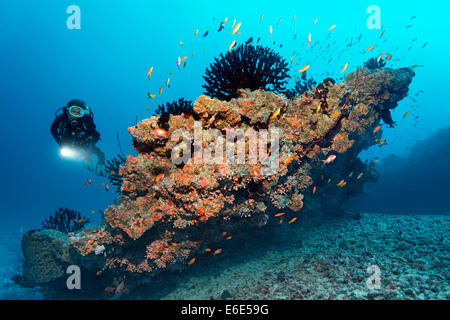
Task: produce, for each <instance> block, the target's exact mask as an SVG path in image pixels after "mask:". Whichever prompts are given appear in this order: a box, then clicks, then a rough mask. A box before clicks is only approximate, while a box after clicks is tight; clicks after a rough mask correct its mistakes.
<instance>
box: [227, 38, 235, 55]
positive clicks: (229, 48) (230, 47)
mask: <svg viewBox="0 0 450 320" xmlns="http://www.w3.org/2000/svg"><path fill="white" fill-rule="evenodd" d="M235 44H236V40H233V42H231V44H230V46H229V47H228V52H230V50H231V49H232V48H233V47H234V45H235Z"/></svg>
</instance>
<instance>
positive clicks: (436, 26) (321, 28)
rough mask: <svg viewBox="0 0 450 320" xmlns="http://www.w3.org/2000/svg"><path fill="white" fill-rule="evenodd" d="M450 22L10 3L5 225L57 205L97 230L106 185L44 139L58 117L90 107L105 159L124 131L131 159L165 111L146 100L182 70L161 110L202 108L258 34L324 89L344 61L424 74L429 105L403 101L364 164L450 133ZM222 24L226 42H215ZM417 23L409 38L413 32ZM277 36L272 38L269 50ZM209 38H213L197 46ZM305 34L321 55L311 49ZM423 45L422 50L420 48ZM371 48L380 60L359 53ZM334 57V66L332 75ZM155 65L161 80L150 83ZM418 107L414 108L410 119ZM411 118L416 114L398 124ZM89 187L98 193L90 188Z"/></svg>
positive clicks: (1, 8) (348, 12) (340, 4)
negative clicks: (209, 73) (146, 122)
mask: <svg viewBox="0 0 450 320" xmlns="http://www.w3.org/2000/svg"><path fill="white" fill-rule="evenodd" d="M72 4H75V5H78V6H79V7H80V8H81V30H69V29H68V28H67V27H66V19H67V17H68V14H67V13H66V8H67V7H68V6H69V5H72ZM373 4H375V5H377V6H379V7H380V9H381V23H382V27H383V30H386V34H385V35H384V37H383V38H382V39H381V40H380V39H379V36H380V34H381V30H369V29H368V28H367V26H366V20H367V18H368V17H369V14H367V13H366V9H367V7H368V6H369V5H373ZM449 12H450V3H449V2H447V1H380V0H377V1H345V2H344V1H325V0H322V1H245V2H243V1H242V2H240V1H135V0H132V1H105V0H96V1H88V0H73V1H49V0H46V1H31V0H29V1H24V0H18V1H1V3H0V29H1V33H0V57H1V59H0V70H1V80H0V81H1V84H0V87H1V89H0V109H1V117H0V136H1V137H2V153H1V155H2V156H1V157H0V161H1V162H0V170H2V174H1V177H2V181H1V183H0V195H1V201H0V213H1V216H2V224H3V225H6V226H7V227H8V228H10V229H11V230H18V231H19V229H20V228H22V230H26V229H29V228H34V227H39V225H40V221H41V220H42V219H43V218H44V217H46V216H48V215H50V214H51V213H52V212H53V210H55V209H56V208H58V207H69V208H72V209H76V210H79V211H81V212H82V213H83V214H85V215H88V216H89V217H91V218H92V217H95V218H96V219H97V222H98V221H99V215H98V213H97V214H95V215H91V214H90V212H91V210H98V209H105V208H106V207H107V206H108V205H110V204H112V202H113V200H114V197H115V194H114V192H113V191H112V190H111V191H110V192H109V193H108V192H106V191H105V190H104V188H103V187H102V186H101V183H102V182H105V181H106V180H105V179H104V178H97V177H94V176H93V175H92V174H91V173H90V172H88V171H86V170H85V169H84V168H83V166H82V164H81V163H79V162H73V161H67V160H64V159H62V158H61V157H60V156H59V155H58V149H57V145H56V143H55V142H54V141H53V138H52V137H51V135H50V132H49V127H50V125H51V123H52V121H53V119H54V112H55V110H56V109H57V108H59V107H61V106H63V105H65V104H66V103H67V101H68V100H70V99H72V98H80V99H83V100H85V101H86V102H87V104H88V105H89V106H91V107H92V108H93V110H94V113H95V122H96V124H97V128H98V130H99V131H100V133H101V137H102V140H101V141H100V143H99V146H100V147H101V148H102V149H103V150H104V151H105V153H106V155H107V157H108V158H110V157H112V156H114V155H115V154H117V152H118V151H119V150H118V146H117V141H116V132H117V131H118V132H119V136H120V139H121V143H122V146H123V148H124V151H125V152H127V153H132V152H133V150H132V148H131V146H130V141H131V140H130V135H129V134H128V132H127V128H128V127H129V126H132V125H134V124H135V122H136V117H137V118H138V119H143V118H145V117H149V116H150V115H151V112H149V111H147V109H146V108H145V106H148V107H149V108H150V109H151V110H154V108H155V107H156V103H155V102H154V101H150V100H149V99H148V98H147V92H150V93H157V91H158V90H159V88H160V87H161V86H162V85H164V83H165V82H166V80H167V78H168V77H169V76H168V72H174V74H173V75H171V76H170V83H171V88H170V89H168V88H166V87H164V92H163V94H162V95H161V97H159V96H158V100H159V102H160V103H164V102H168V101H171V100H174V99H178V98H179V97H185V98H188V99H191V100H195V99H196V98H197V97H198V96H199V95H200V94H202V88H201V84H202V78H201V76H202V74H203V73H204V71H205V69H206V67H207V66H208V65H209V64H210V63H211V62H212V60H213V58H214V57H215V56H217V55H218V54H219V53H220V52H226V50H227V49H228V46H229V44H230V43H231V41H232V40H233V39H236V40H237V42H238V43H242V42H244V41H245V40H247V39H248V38H249V37H250V36H252V37H253V38H254V39H255V40H256V39H257V38H258V37H259V36H261V42H262V43H263V44H265V45H269V46H271V47H272V48H274V49H276V51H278V52H280V53H281V54H282V55H283V56H284V57H285V58H286V59H287V60H289V59H290V57H291V56H292V52H293V51H294V50H296V51H297V52H301V55H300V56H296V57H295V59H294V64H293V66H292V71H291V74H292V75H293V76H296V75H297V74H298V73H297V71H296V70H298V69H299V68H300V67H301V66H303V65H305V64H310V65H311V68H310V74H311V75H312V76H313V77H315V78H316V80H317V81H321V80H322V79H323V78H325V77H326V76H332V77H334V78H336V79H341V78H342V75H341V74H340V71H341V69H342V67H343V65H344V63H346V62H348V63H349V65H348V69H347V72H350V71H353V70H355V68H356V66H357V65H362V63H363V62H364V61H365V60H367V59H368V58H370V57H372V56H377V55H378V54H379V53H381V52H386V53H390V54H392V55H393V61H391V63H390V65H391V66H395V67H402V66H412V65H414V64H420V65H424V67H420V68H417V69H415V71H416V77H415V78H414V81H413V83H412V85H411V91H410V93H411V95H412V96H413V95H414V94H415V93H416V92H418V91H419V90H424V93H423V94H421V95H419V96H418V97H414V99H416V101H415V102H414V101H412V100H411V99H410V98H406V99H404V100H403V101H402V102H401V103H400V105H399V107H398V108H397V109H396V110H395V111H394V112H393V117H394V120H397V121H398V126H397V127H396V128H395V129H389V128H386V126H384V128H385V129H384V136H385V137H386V138H387V141H388V145H387V146H386V147H384V148H378V147H374V148H372V149H371V150H369V151H368V152H365V153H364V154H363V155H362V156H363V157H364V158H370V159H372V158H374V157H380V158H382V157H384V156H385V155H389V154H392V153H394V154H400V155H404V154H406V153H407V151H408V148H410V147H411V146H412V145H414V143H415V142H416V141H418V140H421V139H423V138H425V137H427V136H428V135H429V134H431V133H432V132H435V131H436V130H437V129H439V128H443V127H446V126H448V125H449V124H450V108H449V105H448V100H449V93H448V88H449V87H450V80H449V76H448V75H449V74H450V65H449V59H448V53H449V52H450V41H449V40H448V39H449V38H448V34H449V27H448V25H449V23H448V19H447V18H448V13H449ZM263 13H264V18H263V20H262V21H261V22H260V21H259V20H260V16H261V14H263ZM294 14H296V19H295V21H294V22H292V19H293V15H294ZM412 16H417V18H416V19H411V17H412ZM225 17H228V22H227V24H226V26H225V30H224V31H222V32H220V33H217V29H218V26H219V23H220V22H221V21H222V20H223V19H224V18H225ZM213 18H214V20H213ZM280 18H282V21H281V22H280V23H279V24H277V22H278V20H279V19H280ZM316 18H317V19H318V20H317V24H316V25H314V20H315V19H316ZM234 19H236V22H242V27H241V30H240V31H241V34H240V35H235V36H232V35H231V29H230V27H231V23H232V21H233V20H234ZM333 24H336V28H335V29H333V30H332V31H331V32H330V36H329V39H327V35H328V34H329V32H328V31H327V29H328V28H329V27H330V26H331V25H333ZM410 24H411V25H413V26H412V27H411V28H409V29H407V28H405V27H406V26H408V25H410ZM269 25H273V29H274V32H273V38H272V39H271V37H270V34H269ZM197 28H198V29H199V33H198V35H197V37H195V38H194V32H195V30H196V29H197ZM207 30H208V31H209V35H208V36H207V37H202V35H203V34H204V32H205V31H207ZM294 30H296V32H297V39H296V40H293V32H294ZM308 33H311V34H312V44H313V47H312V48H310V49H308V50H306V46H307V36H308ZM359 34H362V40H361V42H360V43H359V44H358V45H355V46H353V47H352V48H350V50H349V51H347V52H344V53H342V54H341V55H338V53H339V52H340V51H341V50H342V49H345V48H346V44H347V43H348V40H347V42H346V41H345V40H346V39H350V38H351V37H353V38H354V42H355V40H356V38H357V37H358V36H359ZM414 38H417V41H415V42H412V39H414ZM316 40H320V44H319V45H321V46H322V47H325V46H326V45H327V44H328V43H329V44H330V50H329V51H322V52H320V51H318V50H317V49H314V43H315V41H316ZM179 41H183V43H184V45H183V47H181V46H180V44H179ZM272 41H276V45H273V44H272ZM261 42H260V43H261ZM334 42H335V43H334ZM426 42H428V45H427V46H426V47H425V48H422V45H423V44H424V43H426ZM280 44H283V48H279V47H278V46H279V45H280ZM371 45H375V46H376V48H375V49H374V50H373V51H372V52H371V53H363V52H364V50H365V49H366V48H367V47H369V46H371ZM410 46H412V49H411V50H408V48H409V47H410ZM203 50H204V53H203ZM192 52H194V56H193V57H192ZM179 56H180V57H183V56H187V57H188V59H187V66H186V68H182V69H181V71H178V69H177V66H176V61H177V58H178V57H179ZM330 58H333V60H332V62H331V63H328V60H329V59H330ZM150 66H154V71H153V75H152V78H151V79H150V80H148V79H147V78H146V72H147V70H148V68H149V67H150ZM291 84H292V82H291ZM413 106H417V108H416V109H415V110H413V109H412V107H413ZM407 111H411V115H410V116H409V117H407V118H406V119H404V120H403V119H402V116H403V114H404V113H405V112H407ZM415 116H419V118H420V119H419V121H416V120H415V119H414V117H415ZM447 156H448V155H447ZM88 178H92V181H93V182H92V185H91V186H89V187H85V186H84V183H85V181H86V180H87V179H88ZM430 205H431V204H430Z"/></svg>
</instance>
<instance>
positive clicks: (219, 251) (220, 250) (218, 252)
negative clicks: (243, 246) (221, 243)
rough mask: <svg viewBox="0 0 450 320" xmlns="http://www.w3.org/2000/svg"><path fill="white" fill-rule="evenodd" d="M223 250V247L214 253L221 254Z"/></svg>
mask: <svg viewBox="0 0 450 320" xmlns="http://www.w3.org/2000/svg"><path fill="white" fill-rule="evenodd" d="M221 252H222V249H217V250H216V251H214V255H216V254H220V253H221Z"/></svg>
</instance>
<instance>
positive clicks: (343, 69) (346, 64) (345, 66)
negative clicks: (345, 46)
mask: <svg viewBox="0 0 450 320" xmlns="http://www.w3.org/2000/svg"><path fill="white" fill-rule="evenodd" d="M347 66H348V62H346V63H345V64H344V67H343V68H342V70H341V73H343V72H344V71H345V69H347Z"/></svg>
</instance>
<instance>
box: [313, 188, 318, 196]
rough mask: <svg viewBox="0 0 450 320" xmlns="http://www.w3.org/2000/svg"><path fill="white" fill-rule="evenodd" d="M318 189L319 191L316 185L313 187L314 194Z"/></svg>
mask: <svg viewBox="0 0 450 320" xmlns="http://www.w3.org/2000/svg"><path fill="white" fill-rule="evenodd" d="M316 191H317V187H316V186H314V188H313V194H315V193H316Z"/></svg>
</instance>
